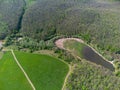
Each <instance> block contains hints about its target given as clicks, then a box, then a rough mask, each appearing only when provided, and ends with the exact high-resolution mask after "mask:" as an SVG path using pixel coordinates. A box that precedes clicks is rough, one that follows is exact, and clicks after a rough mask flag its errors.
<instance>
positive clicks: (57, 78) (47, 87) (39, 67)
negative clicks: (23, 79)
mask: <svg viewBox="0 0 120 90" xmlns="http://www.w3.org/2000/svg"><path fill="white" fill-rule="evenodd" d="M15 54H16V57H17V59H18V60H19V62H20V64H21V65H22V66H23V68H24V70H25V71H26V73H27V74H28V76H29V77H30V79H31V81H32V82H33V84H34V86H35V87H36V90H61V88H62V86H63V82H64V79H65V77H66V74H67V72H68V70H69V68H68V66H67V65H66V64H65V63H63V62H61V61H60V60H58V59H56V58H53V57H50V56H47V55H39V54H30V53H23V52H15Z"/></svg>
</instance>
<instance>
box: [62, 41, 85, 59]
mask: <svg viewBox="0 0 120 90" xmlns="http://www.w3.org/2000/svg"><path fill="white" fill-rule="evenodd" d="M64 47H65V48H66V49H68V50H70V51H72V52H73V53H74V54H75V55H77V56H80V57H83V55H82V51H83V48H84V47H85V45H84V44H82V43H80V42H78V41H76V40H67V41H66V42H64Z"/></svg>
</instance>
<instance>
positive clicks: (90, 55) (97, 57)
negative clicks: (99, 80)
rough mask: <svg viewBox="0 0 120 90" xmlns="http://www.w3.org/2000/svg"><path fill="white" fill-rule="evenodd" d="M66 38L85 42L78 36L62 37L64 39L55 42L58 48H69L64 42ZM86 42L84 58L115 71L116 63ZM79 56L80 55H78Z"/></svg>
mask: <svg viewBox="0 0 120 90" xmlns="http://www.w3.org/2000/svg"><path fill="white" fill-rule="evenodd" d="M66 40H76V41H78V42H80V43H84V41H83V40H81V39H78V38H62V39H58V40H56V42H55V44H56V46H57V47H58V48H60V49H64V50H67V49H66V48H64V42H65V41H66ZM84 44H85V45H86V46H85V48H83V52H82V54H83V56H84V59H86V60H88V61H90V62H93V63H96V64H97V65H101V66H103V67H105V68H108V69H110V70H111V71H114V67H113V66H114V65H113V63H112V62H110V61H108V60H107V59H105V58H104V57H103V56H102V55H101V54H99V53H98V52H97V51H96V50H95V49H94V48H92V47H91V46H89V45H88V44H86V43H84ZM69 51H70V50H69ZM77 57H79V56H77Z"/></svg>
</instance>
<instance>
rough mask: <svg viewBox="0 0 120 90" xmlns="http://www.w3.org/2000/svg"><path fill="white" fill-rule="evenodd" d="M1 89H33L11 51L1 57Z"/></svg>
mask: <svg viewBox="0 0 120 90" xmlns="http://www.w3.org/2000/svg"><path fill="white" fill-rule="evenodd" d="M0 90H32V88H31V86H30V85H29V82H28V81H27V79H26V78H25V76H24V74H23V73H22V71H21V70H20V68H19V67H18V65H17V64H16V62H15V60H14V58H13V56H12V54H11V52H5V53H4V55H3V57H2V59H0Z"/></svg>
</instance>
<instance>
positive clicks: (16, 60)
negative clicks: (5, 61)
mask: <svg viewBox="0 0 120 90" xmlns="http://www.w3.org/2000/svg"><path fill="white" fill-rule="evenodd" d="M11 53H12V55H13V57H14V60H15V61H16V63H17V65H18V66H19V68H20V69H21V71H22V72H23V73H24V75H25V77H26V79H27V80H28V82H29V84H30V85H31V87H32V89H33V90H36V89H35V87H34V85H33V83H32V82H31V80H30V78H29V77H28V75H27V73H26V72H25V70H24V69H23V67H22V66H21V65H20V63H19V62H18V60H17V58H16V56H15V54H14V51H13V50H11Z"/></svg>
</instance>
